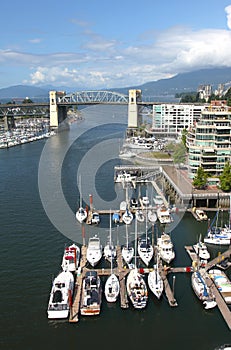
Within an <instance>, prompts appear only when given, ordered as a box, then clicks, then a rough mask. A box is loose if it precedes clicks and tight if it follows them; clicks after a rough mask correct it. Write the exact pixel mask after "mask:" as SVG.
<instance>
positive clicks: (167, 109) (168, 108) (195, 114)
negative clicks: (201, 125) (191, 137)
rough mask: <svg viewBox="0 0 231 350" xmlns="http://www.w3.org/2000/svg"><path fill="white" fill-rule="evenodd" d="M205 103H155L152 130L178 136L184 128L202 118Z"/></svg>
mask: <svg viewBox="0 0 231 350" xmlns="http://www.w3.org/2000/svg"><path fill="white" fill-rule="evenodd" d="M204 108H205V106H204V104H198V105H194V104H187V103H185V104H183V103H179V104H172V103H161V104H156V105H153V123H152V130H153V131H154V132H155V131H156V133H158V131H159V132H162V133H163V134H165V135H171V136H175V137H178V136H180V135H181V132H182V130H183V129H188V128H189V127H190V126H192V125H193V124H194V122H195V121H197V120H199V119H200V116H201V112H202V110H203V109H204Z"/></svg>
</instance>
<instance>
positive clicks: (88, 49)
mask: <svg viewBox="0 0 231 350" xmlns="http://www.w3.org/2000/svg"><path fill="white" fill-rule="evenodd" d="M1 15H2V16H1V22H0V29H1V33H2V35H1V41H0V43H1V44H0V63H1V66H0V74H1V83H0V88H3V87H8V86H12V85H18V84H25V85H36V86H43V85H49V84H51V85H54V86H68V87H71V86H73V87H75V88H84V87H85V88H92V89H101V88H113V87H114V88H116V87H126V86H132V85H134V86H135V85H140V84H143V83H146V82H148V81H155V80H159V79H164V78H170V77H172V76H174V75H176V74H178V73H184V72H188V71H193V70H198V69H201V68H212V67H221V66H223V67H231V0H229V1H226V0H219V1H217V0H204V1H199V0H194V1H193V2H185V1H183V0H177V1H174V2H173V1H166V0H162V1H159V0H158V1H153V0H143V1H142V2H140V1H137V0H134V1H130V0H126V1H121V0H117V1H116V2H105V1H102V0H98V1H88V2H83V1H82V2H74V1H70V0H66V1H65V2H58V1H57V0H56V1H53V0H50V1H49V2H47V1H44V0H41V1H40V2H31V1H28V0H22V1H20V2H18V3H16V2H14V3H13V5H12V3H11V2H3V3H2V4H1Z"/></svg>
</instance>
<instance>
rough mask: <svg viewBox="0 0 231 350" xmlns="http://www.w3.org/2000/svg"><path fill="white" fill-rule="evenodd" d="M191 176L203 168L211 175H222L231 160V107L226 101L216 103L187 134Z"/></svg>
mask: <svg viewBox="0 0 231 350" xmlns="http://www.w3.org/2000/svg"><path fill="white" fill-rule="evenodd" d="M186 142H187V147H188V150H189V156H188V163H189V177H190V178H194V176H195V174H196V172H197V169H198V167H199V166H202V167H203V168H204V170H205V171H206V172H207V173H208V174H209V176H219V175H220V174H221V173H222V171H223V168H224V165H225V163H226V162H227V161H230V157H231V108H230V107H228V106H227V104H226V101H212V102H211V104H210V105H209V106H208V105H207V106H205V109H204V110H203V111H202V112H201V118H200V119H199V120H198V121H197V122H195V124H194V126H192V127H191V128H190V130H189V132H188V135H187V141H186Z"/></svg>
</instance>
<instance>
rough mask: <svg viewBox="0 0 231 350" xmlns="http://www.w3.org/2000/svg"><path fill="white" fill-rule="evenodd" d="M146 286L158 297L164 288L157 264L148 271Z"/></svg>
mask: <svg viewBox="0 0 231 350" xmlns="http://www.w3.org/2000/svg"><path fill="white" fill-rule="evenodd" d="M148 286H149V288H150V290H151V291H152V293H153V294H154V295H155V296H156V297H157V298H158V299H160V297H161V295H162V293H163V290H164V282H163V280H162V278H161V275H160V273H159V270H158V264H155V265H154V267H153V270H151V271H149V273H148Z"/></svg>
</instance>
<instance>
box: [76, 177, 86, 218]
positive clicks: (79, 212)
mask: <svg viewBox="0 0 231 350" xmlns="http://www.w3.org/2000/svg"><path fill="white" fill-rule="evenodd" d="M75 217H76V219H77V220H78V221H79V222H80V223H83V222H84V221H85V220H86V219H87V210H86V209H85V208H83V203H82V192H81V176H80V177H79V208H78V210H77V211H76V213H75Z"/></svg>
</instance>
